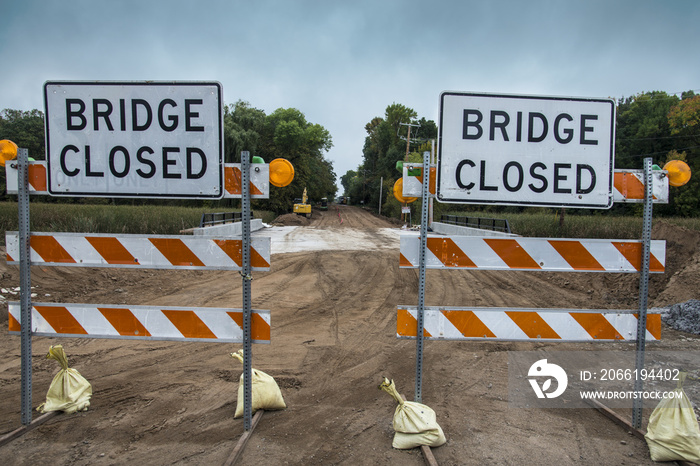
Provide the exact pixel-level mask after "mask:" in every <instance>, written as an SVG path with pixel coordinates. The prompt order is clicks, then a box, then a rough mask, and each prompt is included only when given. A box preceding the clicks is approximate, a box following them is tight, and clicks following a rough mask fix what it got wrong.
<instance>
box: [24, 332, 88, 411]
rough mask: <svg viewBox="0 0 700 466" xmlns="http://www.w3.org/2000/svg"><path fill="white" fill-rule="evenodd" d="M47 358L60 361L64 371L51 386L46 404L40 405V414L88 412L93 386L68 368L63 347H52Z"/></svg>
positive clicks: (75, 371)
mask: <svg viewBox="0 0 700 466" xmlns="http://www.w3.org/2000/svg"><path fill="white" fill-rule="evenodd" d="M46 357H47V358H48V359H55V360H56V361H58V363H59V364H60V365H61V367H62V369H61V370H60V371H59V372H58V374H56V376H55V377H54V378H53V381H52V382H51V385H50V386H49V391H48V393H47V394H46V402H44V403H42V404H41V405H39V407H38V408H37V409H36V410H37V411H39V412H40V413H48V412H51V411H63V412H66V413H74V412H76V411H87V409H88V407H89V406H90V397H92V385H90V382H88V381H87V380H85V378H84V377H83V376H82V375H80V372H78V371H77V370H75V369H71V368H70V367H68V358H67V357H66V353H65V351H63V346H61V345H56V346H52V347H50V348H49V353H48V354H47V355H46Z"/></svg>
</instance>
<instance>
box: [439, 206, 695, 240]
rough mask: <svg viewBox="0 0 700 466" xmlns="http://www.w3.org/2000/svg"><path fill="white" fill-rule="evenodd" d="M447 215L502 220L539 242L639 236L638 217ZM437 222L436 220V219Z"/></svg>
mask: <svg viewBox="0 0 700 466" xmlns="http://www.w3.org/2000/svg"><path fill="white" fill-rule="evenodd" d="M445 213H446V214H448V215H457V216H460V215H461V216H470V217H484V218H488V217H490V216H493V217H494V218H500V219H506V220H508V224H509V225H510V229H511V233H515V234H517V235H521V236H529V237H539V238H604V239H639V238H641V236H642V227H643V219H642V217H641V216H613V215H606V214H605V213H603V214H596V215H566V214H565V216H564V219H563V221H562V220H561V218H560V216H559V215H560V213H559V212H558V211H557V212H556V213H554V211H551V210H550V211H541V212H537V213H498V214H489V213H485V212H445ZM436 220H437V218H436ZM658 221H664V222H669V223H671V224H673V225H678V226H681V227H684V228H688V229H691V230H699V231H700V219H698V218H681V217H658V218H654V219H653V222H658Z"/></svg>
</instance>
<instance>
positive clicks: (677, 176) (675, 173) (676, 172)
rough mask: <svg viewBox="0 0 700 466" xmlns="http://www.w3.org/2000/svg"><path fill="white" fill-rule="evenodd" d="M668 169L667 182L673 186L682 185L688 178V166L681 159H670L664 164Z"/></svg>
mask: <svg viewBox="0 0 700 466" xmlns="http://www.w3.org/2000/svg"><path fill="white" fill-rule="evenodd" d="M664 170H667V171H668V184H670V185H671V186H674V187H678V186H683V185H684V184H686V183H687V182H688V181H689V180H690V167H689V166H688V164H687V163H685V162H683V161H682V160H671V161H670V162H668V163H666V165H664Z"/></svg>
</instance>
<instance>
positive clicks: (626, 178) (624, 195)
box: [613, 170, 668, 204]
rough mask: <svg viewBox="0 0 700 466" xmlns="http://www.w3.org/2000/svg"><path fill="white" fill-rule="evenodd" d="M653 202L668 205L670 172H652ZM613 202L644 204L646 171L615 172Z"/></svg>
mask: <svg viewBox="0 0 700 466" xmlns="http://www.w3.org/2000/svg"><path fill="white" fill-rule="evenodd" d="M651 193H652V202H653V203H655V204H656V203H658V204H668V171H666V170H652V172H651ZM613 202H624V203H635V202H637V203H638V202H644V170H615V171H614V173H613Z"/></svg>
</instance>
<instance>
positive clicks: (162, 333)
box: [131, 308, 183, 338]
mask: <svg viewBox="0 0 700 466" xmlns="http://www.w3.org/2000/svg"><path fill="white" fill-rule="evenodd" d="M131 312H132V313H133V314H134V316H136V318H137V319H138V320H139V321H140V322H141V324H142V325H143V326H144V327H145V328H146V330H148V333H150V334H151V336H153V337H161V338H183V336H182V333H180V331H179V330H178V329H177V327H175V325H173V323H172V322H170V319H168V318H167V317H165V314H163V311H161V310H159V309H153V308H150V309H148V308H147V309H138V308H135V309H132V310H131Z"/></svg>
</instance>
